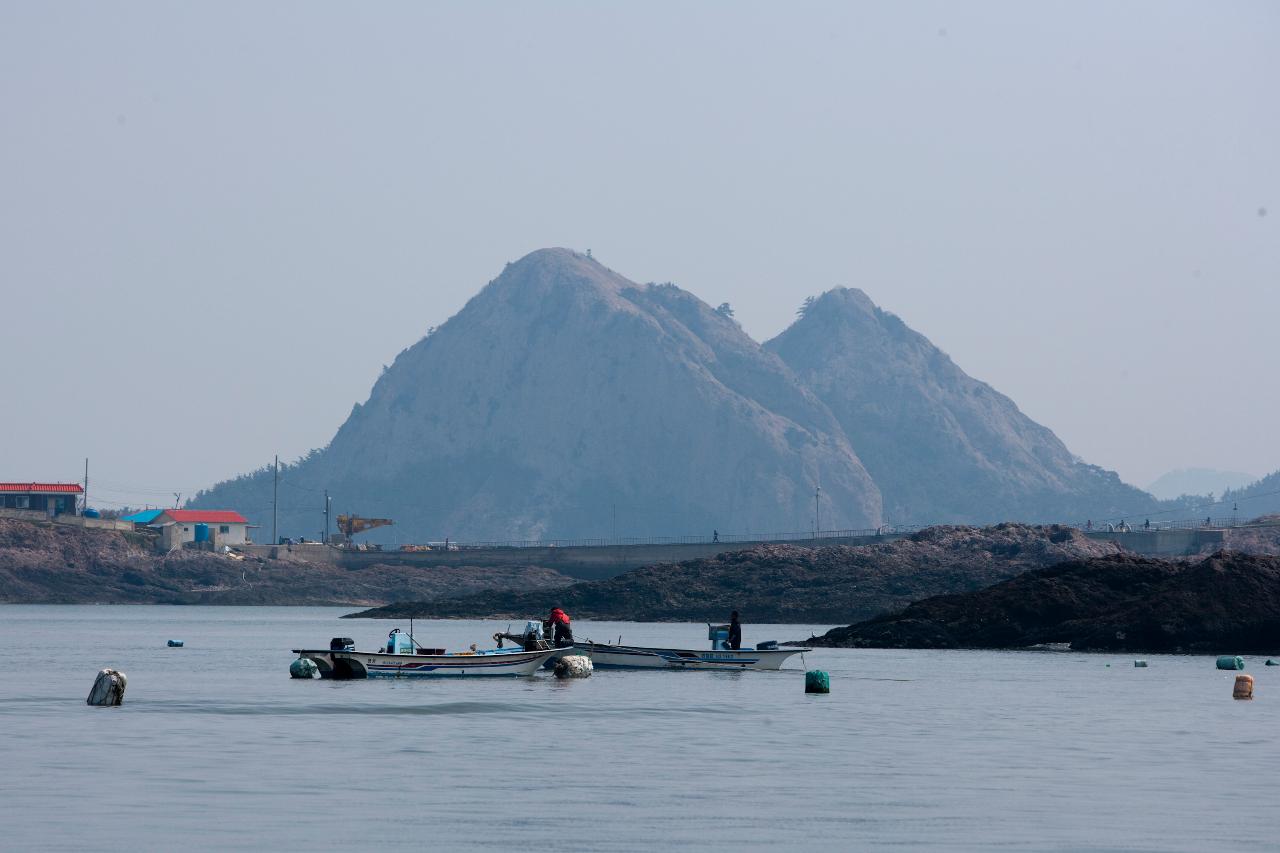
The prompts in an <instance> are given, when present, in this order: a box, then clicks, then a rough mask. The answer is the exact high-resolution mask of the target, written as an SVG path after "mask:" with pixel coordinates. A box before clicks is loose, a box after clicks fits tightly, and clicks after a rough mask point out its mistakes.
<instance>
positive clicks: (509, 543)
mask: <svg viewBox="0 0 1280 853" xmlns="http://www.w3.org/2000/svg"><path fill="white" fill-rule="evenodd" d="M922 529H923V527H920V526H918V525H883V526H881V527H860V528H849V529H842V530H821V531H818V532H816V533H815V532H814V531H812V530H807V531H803V532H795V531H792V532H787V533H720V534H713V535H711V536H618V537H600V538H588V539H487V540H475V541H468V542H453V541H449V542H447V543H446V542H442V541H441V542H429V543H426V544H421V545H401V546H399V548H400V549H402V550H422V551H446V550H447V551H467V550H476V549H481V548H483V549H494V548H614V547H627V546H637V545H639V546H643V545H743V544H753V545H754V544H770V543H786V542H831V541H838V540H843V539H866V538H870V537H875V536H902V535H904V534H907V533H915V532H916V531H919V530H922ZM385 547H387V548H388V549H390V550H395V548H396V547H397V546H385Z"/></svg>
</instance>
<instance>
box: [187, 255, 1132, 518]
mask: <svg viewBox="0 0 1280 853" xmlns="http://www.w3.org/2000/svg"><path fill="white" fill-rule="evenodd" d="M281 476H282V479H283V480H287V481H288V482H290V483H291V484H292V485H295V486H297V487H299V488H298V489H292V490H282V494H281V504H280V507H279V518H280V532H281V534H282V535H298V534H299V533H302V532H304V531H311V530H313V529H316V528H317V526H318V525H317V523H316V518H317V507H313V506H311V505H310V503H314V501H310V502H308V503H307V505H303V504H302V502H301V501H299V500H298V499H297V497H296V496H297V495H299V494H306V493H307V492H308V491H309V490H320V489H327V490H328V492H329V494H330V495H333V496H334V500H335V507H334V508H335V511H348V510H350V511H355V512H358V513H360V514H361V515H372V516H382V517H390V518H394V519H395V520H396V525H397V526H396V528H394V531H395V538H397V539H398V540H399V541H427V540H438V539H444V538H445V537H446V536H448V537H450V538H452V539H454V540H463V541H466V540H484V539H502V540H508V539H547V538H557V537H564V538H578V537H609V536H611V535H612V534H613V533H615V532H616V534H617V535H619V536H659V535H684V534H698V535H709V534H710V532H711V531H712V530H719V531H721V532H725V533H735V534H743V533H753V534H754V533H760V534H768V533H778V532H799V531H808V530H811V529H812V527H813V525H814V511H815V499H814V493H815V488H816V487H817V486H819V485H820V486H821V494H820V498H819V500H818V511H819V513H820V524H821V526H822V528H823V529H825V530H835V529H847V528H869V527H877V526H879V525H881V524H885V523H891V524H919V523H944V522H958V523H974V522H990V521H998V520H1025V521H1044V520H1054V521H1067V520H1075V519H1081V518H1085V517H1088V516H1092V517H1101V516H1107V515H1112V514H1116V513H1119V512H1130V511H1134V510H1135V508H1137V509H1141V508H1142V507H1145V506H1147V505H1148V504H1149V503H1150V502H1151V498H1150V496H1149V495H1146V494H1145V493H1143V492H1141V491H1139V490H1137V489H1134V488H1132V487H1130V486H1127V485H1125V484H1123V483H1121V481H1120V479H1119V478H1118V477H1117V476H1116V475H1115V474H1114V473H1112V472H1109V471H1104V470H1102V469H1100V468H1097V467H1095V466H1091V465H1085V464H1083V463H1080V462H1078V461H1076V460H1075V459H1074V458H1073V457H1072V455H1071V453H1070V452H1069V451H1068V450H1067V448H1066V447H1065V446H1064V445H1063V443H1062V442H1061V441H1059V440H1058V438H1057V436H1055V435H1054V434H1053V433H1052V432H1051V431H1050V430H1048V429H1046V428H1045V427H1043V426H1040V425H1039V424H1037V423H1035V422H1033V421H1032V420H1030V419H1029V418H1027V417H1026V416H1025V415H1023V414H1022V413H1021V412H1020V411H1019V410H1018V408H1017V406H1015V405H1014V403H1013V402H1012V401H1011V400H1010V399H1009V398H1007V397H1005V396H1004V395H1002V394H1000V393H998V392H997V391H995V390H993V389H992V388H991V387H990V386H988V385H986V384H985V383H983V382H979V381H977V380H975V379H973V378H972V377H970V376H968V375H967V374H965V373H964V371H962V370H961V369H960V368H959V367H957V366H956V365H955V364H954V363H953V362H952V361H951V359H950V358H948V357H947V355H946V354H945V353H943V352H942V351H940V350H939V349H937V348H936V347H935V346H933V345H932V344H931V343H930V342H929V341H928V340H927V339H926V338H925V337H924V336H922V335H920V334H918V333H916V332H914V331H912V330H911V329H910V328H908V327H907V326H906V325H905V324H904V323H903V322H902V321H901V320H899V319H898V318H897V317H895V316H894V315H892V314H889V313H886V312H884V311H882V310H880V309H879V308H877V307H876V306H875V305H874V304H873V303H872V302H871V300H870V299H869V298H868V297H867V296H866V294H864V293H862V292H861V291H859V290H851V289H837V290H832V291H830V292H828V293H825V294H823V295H822V296H820V297H817V298H816V299H814V300H812V301H810V302H809V303H808V304H807V306H806V309H805V310H804V311H803V313H802V316H801V317H800V318H799V319H798V320H797V321H796V322H795V323H794V324H793V325H792V326H791V327H790V328H788V329H787V330H786V331H784V332H783V333H782V334H780V335H779V336H778V337H776V338H774V339H773V340H771V341H769V342H768V343H766V344H764V345H763V346H762V345H760V344H758V343H756V342H755V341H754V340H752V339H751V338H750V337H749V336H748V335H747V334H746V333H745V332H743V330H742V329H741V328H740V327H739V326H738V324H737V323H736V322H735V321H734V320H733V319H732V317H730V316H727V312H725V313H722V312H719V311H717V310H715V309H713V308H711V307H710V306H708V305H707V304H706V303H704V302H702V301H701V300H700V299H698V298H697V297H696V296H694V295H692V294H690V293H687V292H685V291H683V290H681V289H680V288H678V287H676V286H674V285H671V284H647V285H641V284H636V283H635V282H632V281H628V280H627V279H625V278H623V277H622V276H620V275H618V274H617V273H615V272H613V271H612V270H610V269H608V268H606V267H605V266H603V265H601V264H600V263H598V262H597V261H595V260H592V259H591V258H589V257H586V256H584V255H581V254H578V253H576V252H573V251H570V250H567V249H543V250H540V251H536V252H533V253H532V254H530V255H527V256H525V257H524V258H522V259H520V260H519V261H517V262H515V263H512V264H509V265H508V266H507V268H506V269H505V270H504V271H503V273H502V275H500V276H499V277H498V278H497V279H495V280H494V281H492V282H490V283H489V284H488V285H487V286H486V287H485V288H484V289H483V290H482V291H480V293H479V294H477V295H476V296H475V297H473V298H472V299H471V300H470V302H468V303H467V305H466V307H464V308H463V309H462V310H461V311H460V312H459V313H458V314H457V315H456V316H454V317H453V318H452V319H450V320H449V321H448V322H447V323H445V324H444V325H443V326H441V327H439V328H438V329H436V330H435V331H434V332H432V333H431V334H429V335H428V336H427V337H425V338H423V339H422V340H420V341H418V342H417V343H416V344H414V345H413V346H411V347H409V348H408V349H406V350H405V351H404V352H402V353H401V354H400V355H399V357H397V358H396V360H395V363H394V364H392V365H391V367H389V368H388V369H387V370H386V371H385V372H384V373H383V374H382V376H381V377H380V378H379V379H378V381H377V383H376V384H375V385H374V387H373V391H372V393H371V394H370V395H369V399H368V401H367V402H366V403H364V404H362V405H357V406H356V407H355V408H354V409H353V410H352V413H351V415H350V417H349V418H348V419H347V421H346V423H344V424H343V425H342V427H341V428H340V429H339V430H338V432H337V435H335V436H334V438H333V440H332V441H331V442H330V443H329V445H328V446H327V447H325V448H323V449H322V450H319V451H315V452H313V453H312V454H310V455H309V456H307V457H306V458H305V459H303V460H301V461H299V462H298V463H297V464H295V465H292V466H289V467H288V468H287V469H286V470H284V471H283V473H282V475H281ZM285 492H288V493H289V494H288V496H287V497H288V500H287V501H286V500H285V499H286V495H285V494H284V493H285ZM313 493H314V492H313ZM195 505H197V506H214V505H217V506H233V507H235V506H242V507H270V505H271V474H270V473H269V472H267V471H258V472H255V473H254V474H250V475H246V476H243V477H240V478H237V479H235V480H230V481H228V482H225V483H222V484H219V485H218V486H215V487H214V488H212V489H211V490H209V491H207V492H205V493H202V494H201V495H199V496H198V497H197V499H196V501H195ZM260 515H262V516H263V517H261V518H256V519H253V520H254V521H255V522H257V523H259V524H262V523H264V522H265V523H266V524H267V525H269V524H270V509H267V510H266V511H265V512H262V513H260ZM268 529H269V528H268ZM291 532H292V533H291Z"/></svg>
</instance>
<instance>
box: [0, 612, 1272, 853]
mask: <svg viewBox="0 0 1280 853" xmlns="http://www.w3.org/2000/svg"><path fill="white" fill-rule="evenodd" d="M343 612H344V610H341V609H331V608H272V607H245V608H236V607H46V606H0V648H2V649H3V655H0V848H2V849H6V850H36V849H60V850H71V849H76V850H84V849H89V850H181V849H209V848H216V849H291V850H316V849H325V850H329V849H333V850H362V849H371V848H390V849H401V848H404V849H410V848H412V849H423V848H428V847H430V848H432V849H439V850H469V849H498V850H534V849H536V850H540V851H550V850H584V851H597V850H600V851H610V850H653V849H662V848H676V847H678V848H688V849H696V850H741V849H760V848H776V849H806V848H807V849H875V848H895V849H901V848H924V847H930V848H946V849H973V850H989V849H993V848H994V849H999V848H1005V849H1020V850H1021V849H1035V850H1079V849H1097V850H1189V851H1199V850H1211V849H1213V850H1236V849H1264V848H1265V849H1276V848H1277V847H1278V846H1280V743H1278V740H1277V737H1278V736H1280V667H1272V668H1264V667H1262V666H1261V664H1262V659H1260V658H1259V659H1251V660H1249V661H1248V663H1249V666H1248V667H1247V671H1248V672H1250V673H1251V674H1252V675H1254V676H1255V678H1256V679H1257V688H1256V696H1257V698H1256V699H1255V700H1254V701H1252V702H1237V701H1233V700H1232V699H1231V685H1232V675H1233V674H1232V673H1228V672H1219V671H1217V670H1215V669H1214V666H1213V659H1212V658H1209V657H1161V656H1147V660H1148V661H1149V662H1150V667H1149V668H1147V669H1135V668H1134V667H1133V663H1132V660H1133V659H1132V657H1120V656H1099V655H1082V654H1074V653H1062V652H1009V653H1000V652H924V651H908V652H898V651H844V650H831V651H825V650H824V651H816V652H812V653H810V654H808V655H807V656H806V661H805V662H804V664H802V663H801V661H800V659H799V658H798V657H797V658H793V661H794V663H793V664H792V665H791V668H790V669H788V670H784V671H782V672H740V673H710V672H670V673H668V672H618V671H610V672H603V671H601V672H597V673H596V674H595V675H594V676H593V677H592V678H590V679H586V680H582V681H567V682H558V681H556V680H555V679H554V678H551V677H549V676H546V675H538V676H535V677H533V678H528V679H494V680H485V679H462V680H438V681H437V680H427V681H399V682H397V681H376V680H375V681H358V682H355V681H353V682H322V681H319V680H316V681H295V680H291V679H290V678H289V677H288V666H289V663H290V661H291V660H292V657H293V656H292V655H291V654H290V652H289V650H290V649H291V648H295V647H299V646H302V645H306V646H313V647H314V646H317V645H321V646H323V645H325V644H327V642H328V640H329V638H330V637H332V636H338V635H345V636H351V637H355V638H356V639H357V645H358V646H359V647H369V646H372V645H374V644H375V643H377V642H379V641H381V640H382V639H383V638H384V637H385V635H386V632H387V631H388V630H389V629H390V628H391V627H394V623H385V622H373V621H364V620H361V621H351V620H346V621H339V619H338V616H339V615H341V614H342V613H343ZM404 627H406V628H407V627H408V626H407V625H406V626H404ZM505 627H506V623H494V622H469V621H456V622H438V623H430V624H427V623H423V622H418V623H417V626H416V629H417V630H416V634H417V635H418V638H419V639H420V640H422V641H425V642H427V643H428V644H430V645H442V646H448V647H450V648H460V647H465V646H467V645H470V644H471V643H473V642H479V643H485V642H486V638H487V637H489V635H491V634H492V633H493V631H495V630H497V629H499V628H505ZM825 627H827V626H807V625H806V626H756V625H750V624H748V625H747V626H746V637H745V639H746V641H747V642H748V643H750V642H752V641H754V640H760V639H775V638H776V639H791V638H796V637H805V636H808V635H809V632H810V631H811V630H818V629H819V628H822V629H825ZM574 628H575V632H576V634H577V636H578V637H579V638H592V639H596V640H604V639H616V638H617V636H618V635H619V634H621V635H622V636H623V639H624V640H625V641H627V642H630V643H636V644H646V643H654V644H671V645H677V644H679V645H683V644H688V645H689V646H691V647H693V648H701V647H703V646H704V645H705V644H706V640H705V636H706V627H705V625H655V624H633V623H588V622H577V623H575V625H574ZM171 638H172V639H181V640H184V641H185V642H186V647H185V648H181V649H170V648H167V647H166V646H165V641H166V640H169V639H171ZM1224 651H1229V650H1224ZM1108 663H1110V664H1111V666H1110V667H1107V664H1108ZM804 665H807V666H808V667H810V668H820V669H825V670H828V671H829V672H830V673H831V680H832V693H831V694H830V695H829V696H806V695H805V694H804V690H803V680H804V679H803V672H802V669H803V667H804ZM104 666H112V667H116V668H119V669H122V670H123V671H125V672H126V673H127V674H128V676H129V688H128V691H127V693H126V695H125V704H124V706H123V707H120V708H91V707H88V706H86V705H85V704H84V699H85V696H86V695H88V692H89V688H90V686H91V685H92V683H93V679H94V675H95V674H96V672H97V670H98V669H100V668H102V667H104Z"/></svg>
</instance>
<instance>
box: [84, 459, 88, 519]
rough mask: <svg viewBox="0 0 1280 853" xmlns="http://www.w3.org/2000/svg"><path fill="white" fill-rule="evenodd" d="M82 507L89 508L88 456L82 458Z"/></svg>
mask: <svg viewBox="0 0 1280 853" xmlns="http://www.w3.org/2000/svg"><path fill="white" fill-rule="evenodd" d="M84 508H85V509H88V508H89V457H88V456H86V457H85V458H84Z"/></svg>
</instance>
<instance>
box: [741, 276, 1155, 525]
mask: <svg viewBox="0 0 1280 853" xmlns="http://www.w3.org/2000/svg"><path fill="white" fill-rule="evenodd" d="M766 348H767V349H769V350H772V351H773V352H776V353H777V354H778V355H779V356H781V358H782V360H783V361H785V362H786V363H787V364H788V365H790V366H791V368H792V369H793V370H795V372H796V373H797V374H799V375H800V377H801V379H803V380H804V381H805V382H806V383H807V384H808V386H809V387H810V388H812V389H813V391H814V393H815V394H817V396H818V397H819V398H820V399H821V400H822V401H823V402H824V403H826V404H827V406H828V407H829V408H830V409H831V411H832V412H833V413H834V414H835V417H836V419H837V420H839V421H840V424H841V426H842V427H843V428H844V432H845V435H846V436H848V438H849V442H850V444H852V445H853V448H854V450H855V451H856V452H857V453H858V456H859V458H860V459H862V462H863V464H864V465H866V466H867V470H869V471H870V472H871V476H872V477H873V478H874V479H875V481H876V484H877V485H878V486H879V487H880V492H881V494H882V495H883V500H884V507H885V515H886V517H887V518H888V519H889V520H890V521H891V522H896V523H916V524H919V523H943V522H953V523H983V522H994V521H1000V520H1006V519H1009V520H1025V521H1081V520H1084V519H1086V518H1091V517H1092V518H1098V517H1108V516H1115V515H1137V514H1139V513H1142V512H1149V511H1151V510H1152V509H1153V508H1154V507H1155V501H1154V500H1153V499H1152V497H1151V496H1150V495H1148V494H1146V493H1144V492H1142V491H1140V490H1139V489H1135V488H1133V487H1132V486H1128V485H1125V484H1124V483H1122V482H1121V481H1120V478H1119V477H1118V476H1117V475H1116V474H1115V473H1114V472H1111V471H1105V470H1103V469H1101V468H1098V467H1096V466H1093V465H1086V464H1083V463H1081V462H1078V461H1076V459H1075V458H1074V457H1073V456H1072V455H1071V453H1070V451H1068V450H1067V448H1066V446H1065V445H1063V443H1062V442H1061V441H1060V440H1059V439H1058V437H1057V436H1056V435H1054V434H1053V432H1052V431H1050V430H1049V429H1047V428H1045V427H1043V426H1041V425H1040V424H1037V423H1036V422H1034V421H1032V420H1031V419H1030V418H1028V417H1027V416H1026V415H1024V414H1023V413H1022V412H1021V411H1019V410H1018V407H1017V406H1016V405H1014V403H1013V401H1012V400H1010V399H1009V398H1008V397H1006V396H1004V395H1003V394H1001V393H999V392H998V391H996V390H994V389H993V388H992V387H991V386H989V385H987V384H986V383H985V382H980V381H978V380H976V379H974V378H972V377H970V376H969V375H968V374H966V373H965V372H964V371H963V370H961V369H960V368H959V367H958V366H956V364H955V363H954V362H953V361H952V360H951V359H950V358H948V357H947V355H946V353H944V352H942V351H941V350H939V349H938V348H937V347H935V346H934V345H933V344H932V343H930V342H929V340H928V339H927V338H925V337H924V336H923V335H921V334H919V333H918V332H915V331H912V330H911V329H910V328H909V327H908V326H907V325H906V324H905V323H903V322H902V320H900V319H898V318H897V317H896V316H894V315H893V314H890V313H888V312H886V311H882V310H881V309H880V308H878V307H876V305H875V304H874V303H873V302H872V301H871V300H870V299H869V298H868V297H867V295H866V294H865V293H863V292H862V291H860V290H855V289H849V288H840V289H837V290H832V291H830V292H828V293H824V294H823V295H822V296H820V297H818V298H817V299H815V300H813V301H812V302H811V303H809V304H808V305H807V306H806V308H805V310H804V313H803V316H801V317H800V319H799V320H797V321H796V322H795V323H794V324H793V325H792V326H791V327H790V328H788V329H787V330H786V331H784V332H783V333H782V334H781V335H779V336H778V337H777V338H775V339H774V340H772V341H770V342H769V343H768V344H766Z"/></svg>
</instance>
